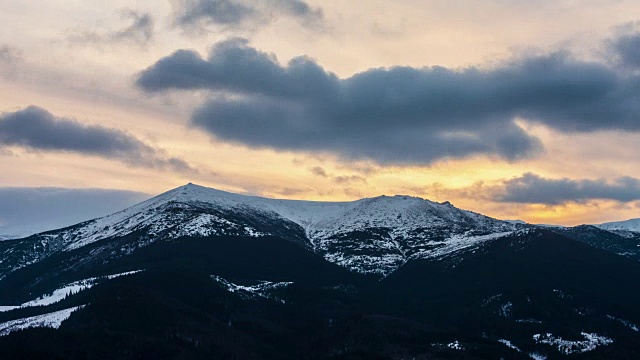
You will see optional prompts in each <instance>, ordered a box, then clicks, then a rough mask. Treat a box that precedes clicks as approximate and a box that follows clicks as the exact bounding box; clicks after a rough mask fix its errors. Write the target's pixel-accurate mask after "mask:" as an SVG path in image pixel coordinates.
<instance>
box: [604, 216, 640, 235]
mask: <svg viewBox="0 0 640 360" xmlns="http://www.w3.org/2000/svg"><path fill="white" fill-rule="evenodd" d="M595 226H596V227H599V228H600V229H602V230H607V231H632V232H640V219H630V220H625V221H616V222H609V223H604V224H600V225H595Z"/></svg>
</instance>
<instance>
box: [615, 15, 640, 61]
mask: <svg viewBox="0 0 640 360" xmlns="http://www.w3.org/2000/svg"><path fill="white" fill-rule="evenodd" d="M618 32H619V33H618V35H617V36H616V37H614V38H612V39H610V40H609V41H608V43H607V45H608V48H609V50H610V52H611V53H613V54H614V57H615V58H616V60H617V61H618V62H619V64H620V65H622V66H624V67H627V68H631V69H640V22H631V23H627V24H625V25H622V26H619V27H618Z"/></svg>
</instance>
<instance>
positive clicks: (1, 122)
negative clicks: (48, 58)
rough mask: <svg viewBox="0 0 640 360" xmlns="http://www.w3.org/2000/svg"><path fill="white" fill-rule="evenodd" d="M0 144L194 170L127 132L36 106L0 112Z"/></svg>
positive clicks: (143, 164) (139, 164)
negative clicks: (57, 113)
mask: <svg viewBox="0 0 640 360" xmlns="http://www.w3.org/2000/svg"><path fill="white" fill-rule="evenodd" d="M1 146H17V147H23V148H27V149H33V150H40V151H65V152H73V153H78V154H84V155H93V156H100V157H104V158H108V159H114V160H118V161H121V162H124V163H126V164H129V165H133V166H142V167H150V168H159V169H169V170H175V171H195V170H194V169H192V168H191V167H190V166H189V164H188V163H186V162H185V161H183V160H181V159H178V158H173V157H167V156H165V155H164V154H163V152H162V151H161V150H158V149H156V148H154V147H151V146H149V145H147V144H145V143H144V142H142V141H141V140H139V139H137V138H135V137H134V136H133V135H131V134H129V133H126V132H124V131H121V130H117V129H112V128H107V127H104V126H99V125H86V124H83V123H81V122H79V121H76V120H73V119H67V118H59V117H55V116H54V115H53V114H51V113H50V112H48V111H47V110H45V109H43V108H40V107H37V106H29V107H27V108H25V109H23V110H19V111H15V112H8V113H4V114H0V147H1Z"/></svg>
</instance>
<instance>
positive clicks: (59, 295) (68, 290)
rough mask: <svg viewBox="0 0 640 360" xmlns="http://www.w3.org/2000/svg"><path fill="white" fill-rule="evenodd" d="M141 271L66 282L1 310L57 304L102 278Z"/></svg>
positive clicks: (0, 309)
mask: <svg viewBox="0 0 640 360" xmlns="http://www.w3.org/2000/svg"><path fill="white" fill-rule="evenodd" d="M140 271H142V270H137V271H128V272H124V273H120V274H113V275H107V276H102V277H93V278H88V279H83V280H78V281H74V282H72V283H70V284H66V285H63V286H61V287H59V288H57V289H55V290H54V291H53V292H52V293H51V294H48V295H44V296H41V297H39V298H37V299H34V300H31V301H27V302H26V303H24V304H22V305H20V306H0V312H4V311H10V310H14V309H19V308H24V307H32V306H46V305H51V304H55V303H57V302H58V301H61V300H63V299H64V298H65V297H66V296H67V295H70V294H77V293H79V292H80V291H83V290H87V289H90V288H91V287H93V286H94V285H96V284H97V283H98V282H100V281H101V280H111V279H115V278H118V277H121V276H127V275H133V274H137V273H139V272H140Z"/></svg>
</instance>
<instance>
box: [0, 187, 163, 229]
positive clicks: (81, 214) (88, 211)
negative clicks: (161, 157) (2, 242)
mask: <svg viewBox="0 0 640 360" xmlns="http://www.w3.org/2000/svg"><path fill="white" fill-rule="evenodd" d="M149 197H150V196H149V195H147V194H143V193H138V192H132V191H122V190H111V189H62V188H22V187H17V188H0V234H1V235H17V234H22V235H27V234H30V233H36V232H41V231H46V230H52V229H56V228H60V227H64V226H70V225H73V224H76V223H79V222H81V221H85V220H90V219H92V218H96V217H100V216H105V215H109V214H111V213H113V212H116V211H120V210H122V209H124V208H126V207H129V206H131V205H134V204H136V203H138V202H141V201H143V200H145V199H148V198H149Z"/></svg>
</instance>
